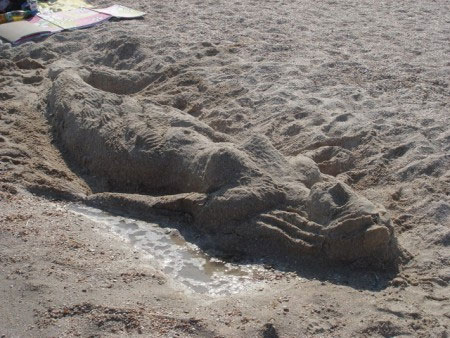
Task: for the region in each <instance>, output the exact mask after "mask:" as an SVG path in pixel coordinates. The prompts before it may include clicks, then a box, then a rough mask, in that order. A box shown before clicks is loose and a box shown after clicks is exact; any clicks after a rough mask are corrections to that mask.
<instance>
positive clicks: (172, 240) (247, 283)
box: [67, 204, 270, 296]
mask: <svg viewBox="0 0 450 338" xmlns="http://www.w3.org/2000/svg"><path fill="white" fill-rule="evenodd" d="M67 209H68V210H69V211H71V212H73V213H75V214H78V215H82V216H83V217H86V218H88V219H89V220H91V221H94V222H96V223H102V224H103V225H104V226H105V227H106V229H105V231H110V232H112V233H114V234H115V235H118V236H119V237H120V238H121V239H123V240H125V242H127V243H128V244H129V245H130V249H138V250H142V251H143V252H145V253H146V254H147V255H149V256H150V257H151V258H152V259H153V260H154V261H155V262H156V264H157V265H158V267H159V268H160V269H161V270H162V271H163V272H164V273H165V274H166V275H167V276H168V277H170V278H171V279H172V280H173V281H175V282H176V284H181V285H182V287H183V288H184V289H186V290H187V291H188V292H195V293H201V294H208V295H212V296H213V295H218V296H220V295H229V294H235V293H239V292H243V291H251V290H256V289H261V288H263V287H264V285H265V282H264V279H265V277H266V275H267V274H268V273H270V272H268V271H267V270H266V269H265V268H264V267H263V266H262V265H258V264H239V265H237V264H233V263H229V262H225V261H222V260H220V259H217V258H214V257H210V256H209V255H207V254H206V253H204V252H203V251H202V250H201V249H199V248H198V247H197V246H196V245H195V244H192V243H189V242H187V241H186V240H185V239H184V238H183V237H182V236H181V235H180V234H179V232H178V231H177V230H176V229H170V228H162V227H160V226H159V225H157V224H155V223H148V222H144V221H140V220H135V219H132V218H127V217H123V216H116V215H112V214H110V213H108V212H105V211H102V210H100V209H96V208H92V207H88V206H85V205H81V204H69V205H68V206H67Z"/></svg>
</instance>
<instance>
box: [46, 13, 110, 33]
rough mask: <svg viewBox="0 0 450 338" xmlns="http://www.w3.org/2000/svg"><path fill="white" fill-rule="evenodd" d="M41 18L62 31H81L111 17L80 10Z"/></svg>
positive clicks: (50, 14) (51, 14)
mask: <svg viewBox="0 0 450 338" xmlns="http://www.w3.org/2000/svg"><path fill="white" fill-rule="evenodd" d="M39 17H40V18H42V19H44V20H46V21H48V22H50V23H52V24H54V25H56V26H59V27H61V28H62V29H80V28H87V27H92V26H94V25H97V24H99V23H101V22H103V21H106V20H109V19H110V18H111V15H109V14H104V13H99V12H96V11H92V10H90V9H88V8H78V9H73V10H70V11H64V12H55V13H49V14H39Z"/></svg>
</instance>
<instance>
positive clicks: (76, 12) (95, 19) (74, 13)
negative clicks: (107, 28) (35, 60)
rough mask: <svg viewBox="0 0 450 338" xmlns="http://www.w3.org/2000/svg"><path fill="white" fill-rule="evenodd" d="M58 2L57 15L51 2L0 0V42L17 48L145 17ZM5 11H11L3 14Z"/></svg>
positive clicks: (76, 0) (116, 8)
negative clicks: (41, 39) (56, 35)
mask: <svg viewBox="0 0 450 338" xmlns="http://www.w3.org/2000/svg"><path fill="white" fill-rule="evenodd" d="M59 2H61V4H59V5H60V6H59V7H58V9H59V11H53V10H52V8H54V7H55V6H54V4H55V1H53V2H51V1H48V2H47V3H39V4H38V5H37V6H36V0H25V1H23V0H0V6H2V7H0V9H1V8H3V10H4V11H5V13H0V22H2V21H3V22H6V23H2V24H0V38H2V39H3V40H6V41H8V42H10V43H12V44H14V45H17V44H20V43H23V42H26V41H29V40H31V39H34V38H38V37H42V36H48V35H51V34H54V33H58V32H61V31H64V30H73V29H81V28H88V27H92V26H95V25H97V24H99V23H102V22H104V21H107V20H109V19H111V18H116V19H134V18H139V17H142V16H144V15H145V13H144V12H141V11H137V10H134V9H131V8H128V7H125V6H121V5H113V6H110V7H107V8H88V7H91V6H89V5H88V4H86V3H84V2H83V0H58V1H57V3H59ZM74 5H75V6H80V5H81V6H80V7H75V6H74ZM16 8H21V9H20V10H19V9H16ZM8 9H15V10H13V11H9V12H6V10H8ZM2 15H3V17H2ZM2 18H3V19H2Z"/></svg>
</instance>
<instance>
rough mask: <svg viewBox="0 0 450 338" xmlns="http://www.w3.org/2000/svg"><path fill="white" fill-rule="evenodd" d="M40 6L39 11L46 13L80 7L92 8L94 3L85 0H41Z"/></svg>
mask: <svg viewBox="0 0 450 338" xmlns="http://www.w3.org/2000/svg"><path fill="white" fill-rule="evenodd" d="M38 7H39V12H41V13H44V14H45V13H51V12H60V11H68V10H71V9H76V8H80V7H85V8H92V5H90V4H88V3H87V2H86V1H84V0H48V1H45V2H39V3H38Z"/></svg>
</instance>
